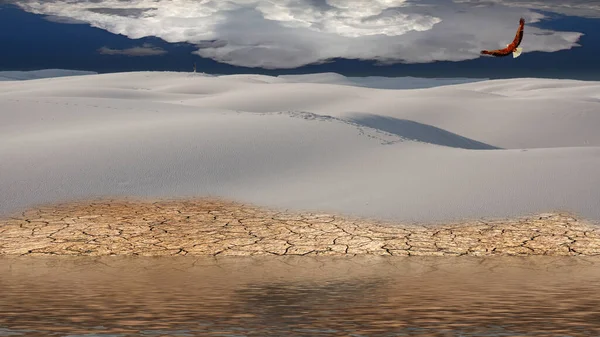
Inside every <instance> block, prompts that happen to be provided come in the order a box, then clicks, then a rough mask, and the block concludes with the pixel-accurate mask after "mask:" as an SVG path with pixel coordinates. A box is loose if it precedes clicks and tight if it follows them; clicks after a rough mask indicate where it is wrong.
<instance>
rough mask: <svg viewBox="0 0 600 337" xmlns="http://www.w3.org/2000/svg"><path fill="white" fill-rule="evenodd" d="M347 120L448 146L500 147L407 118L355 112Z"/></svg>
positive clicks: (478, 148) (483, 148)
mask: <svg viewBox="0 0 600 337" xmlns="http://www.w3.org/2000/svg"><path fill="white" fill-rule="evenodd" d="M345 119H346V120H347V121H349V122H352V123H356V124H358V125H360V126H365V127H369V128H373V129H377V130H381V131H384V132H387V133H391V134H394V135H397V136H399V137H402V138H405V139H410V140H415V141H419V142H424V143H430V144H436V145H441V146H448V147H454V148H460V149H469V150H501V149H502V148H499V147H496V146H493V145H490V144H486V143H482V142H479V141H477V140H474V139H470V138H467V137H463V136H461V135H458V134H456V133H452V132H449V131H446V130H444V129H440V128H438V127H435V126H432V125H427V124H422V123H418V122H414V121H411V120H407V119H399V118H394V117H387V116H379V115H372V114H366V113H357V114H354V115H352V117H347V118H345Z"/></svg>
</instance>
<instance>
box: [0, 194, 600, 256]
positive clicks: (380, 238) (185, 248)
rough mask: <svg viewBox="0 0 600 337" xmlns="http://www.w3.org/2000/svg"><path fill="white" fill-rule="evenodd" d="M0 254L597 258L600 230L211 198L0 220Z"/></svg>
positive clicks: (49, 210)
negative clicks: (406, 218) (440, 220)
mask: <svg viewBox="0 0 600 337" xmlns="http://www.w3.org/2000/svg"><path fill="white" fill-rule="evenodd" d="M0 255H5V256H6V255H13V256H14V255H26V256H35V255H38V256H39V255H80V256H106V255H143V256H168V255H195V256H226V255H229V256H231V255H234V256H243V255H302V256H303V255H350V256H354V255H381V256H384V255H388V256H389V255H392V256H396V255H397V256H418V255H420V256H424V255H425V256H440V255H454V256H462V255H473V256H491V255H554V256H556V255H567V256H568V255H586V256H589V255H600V227H599V226H596V225H594V224H591V223H587V222H584V221H581V220H577V219H575V218H574V217H573V216H571V215H569V214H561V213H548V214H541V215H536V216H530V217H523V218H518V219H512V220H507V219H504V220H475V221H466V222H463V223H452V224H432V225H414V224H410V225H402V224H394V223H387V222H380V221H374V220H366V219H351V218H345V217H340V216H337V215H331V214H315V213H288V212H279V211H274V210H268V209H264V208H259V207H255V206H250V205H244V204H239V203H234V202H229V201H223V200H215V199H198V200H183V201H182V200H170V201H158V202H156V201H137V200H136V201H132V200H102V201H93V202H79V203H71V204H60V205H54V206H44V207H40V208H37V209H33V210H29V211H26V212H23V213H22V214H20V215H19V216H15V217H10V218H6V219H4V220H0Z"/></svg>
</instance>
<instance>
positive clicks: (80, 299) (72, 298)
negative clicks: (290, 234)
mask: <svg viewBox="0 0 600 337" xmlns="http://www.w3.org/2000/svg"><path fill="white" fill-rule="evenodd" d="M0 289H2V291H1V294H2V296H0V336H70V337H75V336H78V337H79V336H89V337H91V336H104V337H107V336H116V337H121V336H123V337H125V336H353V337H357V336H369V337H371V336H374V337H375V336H377V337H379V336H386V337H387V336H598V335H600V293H599V292H598V289H600V259H599V258H596V257H543V256H532V257H485V258H481V257H470V256H462V257H393V256H388V257H377V256H362V257H331V256H325V257H318V256H317V257H293V256H292V257H285V256H282V257H275V256H272V257H266V256H261V257H216V258H215V257H191V256H187V257H186V256H180V257H64V256H61V257H55V256H54V257H31V256H27V257H3V258H0Z"/></svg>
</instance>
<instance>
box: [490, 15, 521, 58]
mask: <svg viewBox="0 0 600 337" xmlns="http://www.w3.org/2000/svg"><path fill="white" fill-rule="evenodd" d="M524 27H525V19H523V18H521V19H520V20H519V29H517V34H516V35H515V38H514V39H513V41H512V42H511V43H510V44H509V45H508V46H506V48H503V49H496V50H482V51H481V54H483V55H492V56H508V55H510V54H511V53H513V52H514V51H515V50H517V48H518V47H519V45H520V44H521V41H522V40H523V28H524ZM519 54H520V52H519Z"/></svg>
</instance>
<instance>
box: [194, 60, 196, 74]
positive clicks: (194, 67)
mask: <svg viewBox="0 0 600 337" xmlns="http://www.w3.org/2000/svg"><path fill="white" fill-rule="evenodd" d="M194 72H196V62H194Z"/></svg>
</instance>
